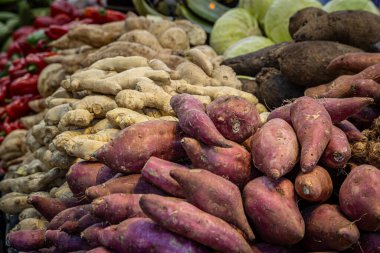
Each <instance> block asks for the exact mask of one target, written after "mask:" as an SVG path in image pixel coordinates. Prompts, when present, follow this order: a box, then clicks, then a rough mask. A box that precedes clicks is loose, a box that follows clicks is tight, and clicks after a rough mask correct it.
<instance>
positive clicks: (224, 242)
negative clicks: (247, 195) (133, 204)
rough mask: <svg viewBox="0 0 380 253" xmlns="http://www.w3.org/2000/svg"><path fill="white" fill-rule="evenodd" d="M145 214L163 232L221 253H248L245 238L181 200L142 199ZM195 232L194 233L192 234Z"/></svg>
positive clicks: (147, 196)
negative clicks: (166, 231) (165, 230)
mask: <svg viewBox="0 0 380 253" xmlns="http://www.w3.org/2000/svg"><path fill="white" fill-rule="evenodd" d="M140 206H141V209H143V211H144V213H145V214H146V215H148V216H149V217H150V218H151V219H153V220H154V221H155V222H157V223H158V224H159V225H161V226H163V227H164V228H166V229H168V230H170V231H172V232H175V233H177V234H180V235H182V236H184V237H187V238H189V239H192V240H194V241H196V242H199V243H201V244H203V245H205V246H208V247H210V248H212V249H215V250H217V251H222V252H240V253H244V252H251V249H250V247H249V245H248V243H247V242H246V241H245V239H244V237H243V236H242V235H241V234H240V233H239V232H237V231H236V230H235V229H234V228H232V227H231V226H230V225H229V224H228V223H226V222H225V221H223V220H222V219H220V218H217V217H215V216H212V215H210V214H208V213H206V212H203V211H202V210H200V209H198V208H196V207H195V206H193V205H191V204H189V203H187V202H185V201H181V200H177V199H173V198H167V197H161V196H157V195H144V196H142V197H141V199H140ZM193 231H197V233H193Z"/></svg>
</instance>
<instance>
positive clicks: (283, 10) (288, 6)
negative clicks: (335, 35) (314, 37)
mask: <svg viewBox="0 0 380 253" xmlns="http://www.w3.org/2000/svg"><path fill="white" fill-rule="evenodd" d="M306 7H322V5H321V3H320V2H319V1H317V0H275V1H274V2H273V4H272V6H271V7H270V8H269V10H268V11H267V14H266V15H265V19H264V27H265V33H266V35H267V36H268V37H269V38H270V39H271V40H273V41H274V42H276V43H280V42H284V41H290V40H292V38H291V36H290V34H289V30H288V26H289V18H290V17H291V16H292V15H293V14H294V13H296V12H297V11H299V10H301V9H303V8H306Z"/></svg>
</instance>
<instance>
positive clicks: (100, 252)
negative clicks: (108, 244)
mask: <svg viewBox="0 0 380 253" xmlns="http://www.w3.org/2000/svg"><path fill="white" fill-rule="evenodd" d="M87 252H88V253H112V251H110V250H109V249H106V248H104V247H97V248H93V249H91V250H88V251H87Z"/></svg>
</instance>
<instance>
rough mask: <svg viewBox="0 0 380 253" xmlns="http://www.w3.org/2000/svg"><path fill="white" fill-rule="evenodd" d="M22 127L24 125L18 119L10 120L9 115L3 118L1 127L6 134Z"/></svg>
mask: <svg viewBox="0 0 380 253" xmlns="http://www.w3.org/2000/svg"><path fill="white" fill-rule="evenodd" d="M23 128H24V126H23V125H22V123H21V122H20V120H15V121H13V122H11V119H10V118H9V117H7V118H6V119H5V120H4V125H3V129H4V131H5V133H6V134H7V135H8V134H10V133H11V132H12V131H14V130H17V129H23Z"/></svg>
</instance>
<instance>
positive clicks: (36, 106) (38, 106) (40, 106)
mask: <svg viewBox="0 0 380 253" xmlns="http://www.w3.org/2000/svg"><path fill="white" fill-rule="evenodd" d="M28 106H29V108H30V109H32V110H33V111H35V112H42V111H43V110H45V108H46V103H45V99H44V98H40V99H36V100H32V101H30V102H29V103H28Z"/></svg>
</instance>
